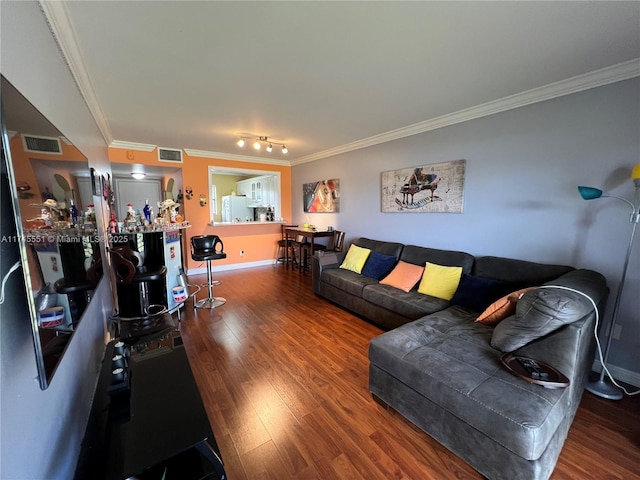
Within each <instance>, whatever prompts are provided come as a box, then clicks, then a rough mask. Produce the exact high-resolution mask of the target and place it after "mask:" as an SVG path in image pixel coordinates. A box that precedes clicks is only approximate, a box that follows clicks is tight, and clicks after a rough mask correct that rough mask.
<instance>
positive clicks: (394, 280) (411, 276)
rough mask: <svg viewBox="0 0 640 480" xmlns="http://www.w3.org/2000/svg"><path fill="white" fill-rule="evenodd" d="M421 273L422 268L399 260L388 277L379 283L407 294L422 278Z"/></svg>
mask: <svg viewBox="0 0 640 480" xmlns="http://www.w3.org/2000/svg"><path fill="white" fill-rule="evenodd" d="M423 272H424V267H421V266H420V265H414V264H413V263H407V262H403V261H402V260H401V261H399V262H398V264H397V265H396V266H395V268H394V269H393V270H392V271H391V273H390V274H389V275H387V276H386V277H384V278H383V279H382V280H380V283H381V284H383V285H391V286H392V287H395V288H399V289H400V290H402V291H404V292H408V291H409V290H411V289H412V288H413V287H414V286H415V284H416V283H418V280H420V279H421V278H422V273H423Z"/></svg>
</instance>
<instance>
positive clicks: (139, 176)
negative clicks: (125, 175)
mask: <svg viewBox="0 0 640 480" xmlns="http://www.w3.org/2000/svg"><path fill="white" fill-rule="evenodd" d="M131 176H132V177H133V178H135V179H136V180H142V179H143V178H144V177H146V176H147V175H146V174H145V173H143V172H133V173H132V174H131Z"/></svg>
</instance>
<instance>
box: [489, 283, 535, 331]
mask: <svg viewBox="0 0 640 480" xmlns="http://www.w3.org/2000/svg"><path fill="white" fill-rule="evenodd" d="M534 288H536V287H528V288H523V289H521V290H517V291H515V292H512V293H510V294H509V295H505V296H504V297H502V298H499V299H498V300H496V301H495V302H493V303H492V304H491V305H489V306H488V307H487V309H486V310H485V311H484V312H482V313H481V314H480V316H479V317H478V318H476V322H478V323H484V324H485V325H497V324H498V323H500V322H501V321H502V320H504V319H505V318H507V317H509V316H511V315H513V314H514V313H515V311H516V305H517V304H518V300H520V297H522V295H524V294H525V293H527V292H528V291H529V290H533V289H534Z"/></svg>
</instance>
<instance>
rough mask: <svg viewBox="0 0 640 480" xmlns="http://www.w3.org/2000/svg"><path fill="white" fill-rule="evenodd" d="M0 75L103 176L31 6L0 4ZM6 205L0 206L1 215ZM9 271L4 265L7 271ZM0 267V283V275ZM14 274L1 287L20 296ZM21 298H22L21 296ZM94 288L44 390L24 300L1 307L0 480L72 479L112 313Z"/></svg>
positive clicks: (100, 147)
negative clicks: (37, 366)
mask: <svg viewBox="0 0 640 480" xmlns="http://www.w3.org/2000/svg"><path fill="white" fill-rule="evenodd" d="M0 22H1V29H0V31H1V35H2V37H1V41H0V48H1V51H0V67H1V72H2V74H3V75H4V76H5V77H6V78H7V79H8V80H9V81H10V82H11V83H13V85H14V86H15V87H16V88H17V89H18V90H20V91H21V93H22V94H23V95H25V97H27V98H28V99H29V100H30V101H31V103H33V104H34V105H35V106H36V108H38V109H39V110H40V111H41V112H42V113H43V114H44V116H45V117H47V118H48V119H49V120H50V121H51V122H52V123H53V124H54V125H55V126H56V127H58V129H59V130H60V131H61V132H62V133H63V134H64V135H66V136H67V137H68V138H69V139H70V140H71V141H72V142H73V143H74V144H75V145H76V146H77V147H78V148H79V149H80V150H81V151H82V152H83V153H84V154H85V155H86V156H87V157H88V158H89V161H90V163H91V165H92V166H94V167H96V168H99V169H101V170H102V171H103V172H108V171H110V168H109V163H108V157H107V149H106V145H105V142H104V140H103V139H102V137H101V136H100V133H99V131H98V129H97V126H96V124H95V122H94V120H93V118H92V117H91V115H90V114H89V111H88V109H87V107H86V105H85V103H84V101H83V100H82V98H81V96H80V93H79V91H78V89H77V87H76V86H75V83H74V82H73V79H72V77H71V74H70V73H69V71H68V68H67V66H66V64H65V62H64V61H63V59H62V56H61V54H60V53H59V51H58V49H57V46H56V44H55V41H54V40H53V37H52V35H51V33H50V32H49V29H48V27H47V24H46V22H45V19H44V17H43V15H42V13H41V12H40V9H39V6H38V4H37V3H36V2H30V1H29V2H5V1H3V2H0ZM6 207H7V205H4V204H3V205H2V212H3V215H7V213H6ZM9 266H10V265H9ZM5 267H6V265H5V262H4V259H3V264H2V275H3V276H4V274H5V273H6V271H7V269H8V268H5ZM21 281H22V272H21V270H18V271H16V272H15V273H14V274H13V275H12V276H11V278H10V282H8V284H7V288H8V291H12V292H16V291H20V285H19V282H21ZM22 293H23V295H24V290H22ZM111 305H112V298H111V291H110V287H109V283H108V282H107V279H104V278H103V280H102V281H101V283H100V284H99V285H98V288H97V289H96V292H95V297H94V299H93V301H92V302H91V304H90V305H89V307H88V308H87V310H86V312H85V315H84V317H83V321H82V322H81V324H80V326H79V327H78V329H77V331H76V332H75V334H74V336H73V338H72V340H71V342H70V343H69V346H68V349H67V352H66V354H65V356H64V358H63V360H62V362H61V364H60V365H59V367H58V370H57V372H56V374H55V376H54V378H53V381H52V383H51V385H50V386H49V388H48V389H47V390H44V391H42V390H40V387H39V384H38V381H37V378H36V375H37V373H36V364H35V358H34V351H33V344H32V339H31V330H30V327H29V317H28V315H27V307H26V301H25V300H24V297H22V298H20V297H19V296H15V295H12V296H11V298H8V299H7V301H6V302H5V303H3V304H2V314H1V315H2V323H1V324H0V329H1V330H0V362H1V363H0V375H1V377H0V379H1V382H2V387H1V398H0V432H1V438H0V478H2V479H11V480H16V479H29V480H39V479H53V478H72V476H73V471H74V469H75V464H76V460H77V455H78V453H79V448H80V442H81V440H82V436H83V434H84V430H85V427H86V421H87V418H88V415H89V409H90V406H91V401H92V399H93V393H94V389H95V383H96V380H97V372H98V368H99V362H100V360H101V359H102V355H103V352H104V344H105V324H106V319H107V317H108V315H109V314H110V313H111Z"/></svg>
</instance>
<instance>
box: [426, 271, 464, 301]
mask: <svg viewBox="0 0 640 480" xmlns="http://www.w3.org/2000/svg"><path fill="white" fill-rule="evenodd" d="M460 277H462V267H445V266H444V265H438V264H436V263H430V262H427V265H426V266H425V268H424V273H423V274H422V280H421V281H420V286H419V287H418V293H424V294H425V295H431V296H432V297H436V298H442V299H443V300H451V299H452V298H453V296H454V295H455V293H456V290H457V289H458V285H459V284H460Z"/></svg>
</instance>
